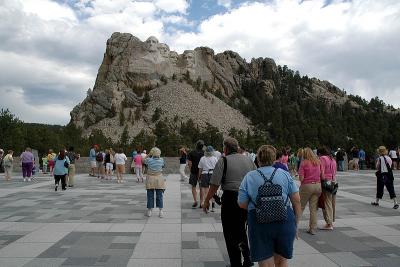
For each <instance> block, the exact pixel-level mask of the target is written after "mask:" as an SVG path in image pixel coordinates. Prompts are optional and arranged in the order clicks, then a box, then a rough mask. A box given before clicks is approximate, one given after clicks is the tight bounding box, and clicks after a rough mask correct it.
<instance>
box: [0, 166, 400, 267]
mask: <svg viewBox="0 0 400 267" xmlns="http://www.w3.org/2000/svg"><path fill="white" fill-rule="evenodd" d="M399 176H400V172H399V173H395V177H396V178H399ZM166 179H167V186H168V188H167V190H166V193H165V195H164V203H165V209H164V210H165V217H164V218H159V217H157V216H156V215H157V214H155V215H153V217H150V218H148V217H145V216H144V212H145V210H146V208H145V206H146V192H145V190H144V186H143V184H142V183H136V182H135V178H134V177H133V176H132V175H126V177H125V183H123V184H117V183H116V182H115V181H105V180H99V179H97V178H93V177H89V176H87V175H78V177H77V178H76V186H75V187H73V188H68V189H67V190H66V191H64V192H62V191H61V192H60V191H58V192H54V188H53V179H52V178H51V177H50V176H40V177H37V178H36V179H35V180H34V181H33V182H22V179H21V178H18V177H17V178H14V179H13V180H12V181H11V182H6V181H4V179H3V177H0V266H6V267H8V266H10V267H14V266H15V267H17V266H25V267H28V266H29V267H33V266H38V267H45V266H54V267H55V266H66V267H68V266H69V267H72V266H75V267H77V266H81V267H83V266H135V267H136V266H138V267H141V266H166V267H169V266H185V267H186V266H199V267H211V266H225V264H226V263H225V262H227V261H228V256H227V252H226V248H225V243H224V238H223V234H222V227H221V220H220V209H219V208H217V209H216V212H214V213H209V214H207V215H206V214H204V213H203V212H202V211H201V210H200V209H192V208H191V204H192V200H191V198H192V197H191V191H190V187H189V186H188V185H187V183H181V182H179V176H178V175H177V174H171V175H168V176H167V177H166ZM338 180H339V181H340V191H339V193H338V196H337V207H336V211H337V219H336V222H335V230H334V231H332V232H325V231H319V232H317V234H316V235H315V236H310V235H308V234H306V233H305V229H306V228H307V224H308V221H307V218H308V214H309V213H308V211H307V210H306V211H305V213H304V215H303V220H302V221H301V224H300V228H301V230H300V239H299V240H297V241H295V251H294V254H295V256H294V259H292V260H291V261H290V263H289V265H290V266H400V213H399V212H400V211H398V210H393V209H392V203H391V202H390V200H389V199H388V196H387V193H386V194H385V196H384V197H385V199H384V201H383V202H382V203H381V206H380V207H373V206H371V205H370V204H369V203H370V202H371V200H372V199H373V196H374V192H375V178H374V176H373V172H372V171H360V172H345V173H340V174H339V175H338ZM396 180H397V179H396ZM395 183H396V182H395ZM399 185H400V184H399ZM396 189H397V191H399V190H400V186H396ZM319 219H320V221H319V224H320V225H322V224H323V221H322V213H321V212H319Z"/></svg>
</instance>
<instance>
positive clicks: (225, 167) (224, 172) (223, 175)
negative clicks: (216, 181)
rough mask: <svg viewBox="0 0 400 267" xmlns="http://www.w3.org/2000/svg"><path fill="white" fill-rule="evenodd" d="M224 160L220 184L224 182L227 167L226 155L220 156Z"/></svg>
mask: <svg viewBox="0 0 400 267" xmlns="http://www.w3.org/2000/svg"><path fill="white" fill-rule="evenodd" d="M222 159H223V161H224V170H223V171H222V178H221V185H222V184H224V183H225V180H226V169H227V165H228V164H227V163H228V161H227V160H226V157H222Z"/></svg>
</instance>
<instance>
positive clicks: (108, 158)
mask: <svg viewBox="0 0 400 267" xmlns="http://www.w3.org/2000/svg"><path fill="white" fill-rule="evenodd" d="M113 163H114V156H113V155H112V153H111V149H106V155H105V157H104V164H105V165H106V166H105V167H106V180H108V179H110V180H111V176H112V172H113V168H114V165H113Z"/></svg>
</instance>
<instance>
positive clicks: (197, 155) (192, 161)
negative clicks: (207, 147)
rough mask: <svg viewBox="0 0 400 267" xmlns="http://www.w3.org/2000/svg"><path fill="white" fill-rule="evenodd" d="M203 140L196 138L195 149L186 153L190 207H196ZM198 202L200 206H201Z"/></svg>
mask: <svg viewBox="0 0 400 267" xmlns="http://www.w3.org/2000/svg"><path fill="white" fill-rule="evenodd" d="M203 147H204V141H203V140H198V141H197V142H196V149H195V150H192V151H191V152H190V153H189V155H188V158H187V159H188V161H187V162H188V166H189V168H190V177H189V184H190V185H191V186H192V196H193V205H192V208H196V207H197V189H196V187H197V182H198V174H199V162H200V159H201V157H203V156H204V151H203ZM201 204H202V203H200V208H201Z"/></svg>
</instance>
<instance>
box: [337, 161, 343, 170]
mask: <svg viewBox="0 0 400 267" xmlns="http://www.w3.org/2000/svg"><path fill="white" fill-rule="evenodd" d="M338 163H339V171H344V160H339V161H338Z"/></svg>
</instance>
